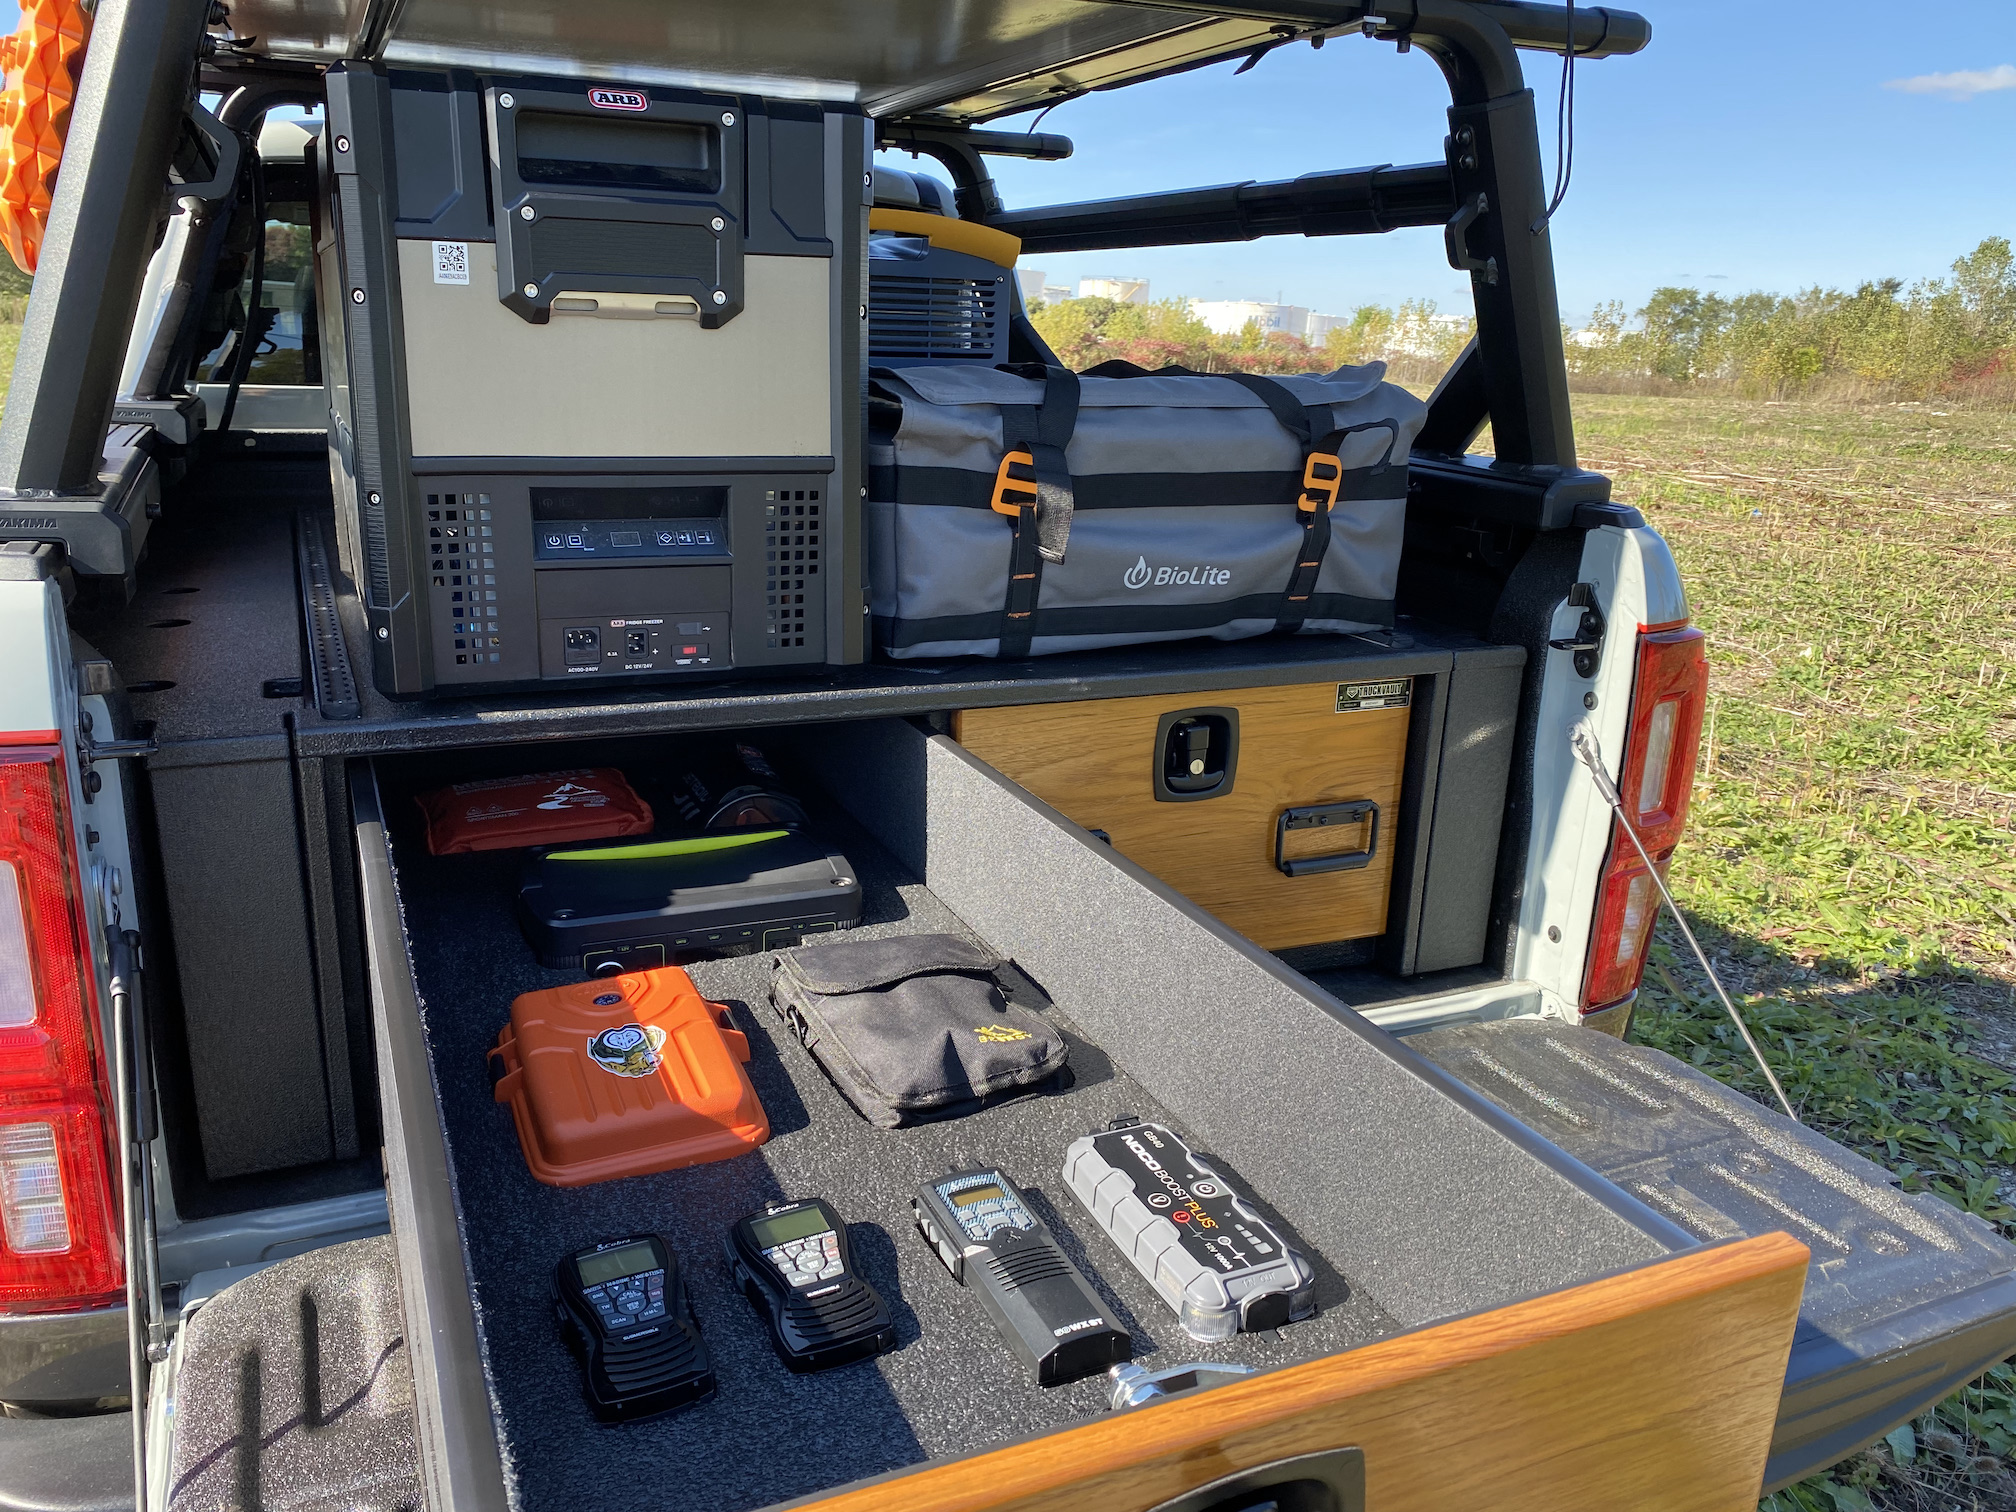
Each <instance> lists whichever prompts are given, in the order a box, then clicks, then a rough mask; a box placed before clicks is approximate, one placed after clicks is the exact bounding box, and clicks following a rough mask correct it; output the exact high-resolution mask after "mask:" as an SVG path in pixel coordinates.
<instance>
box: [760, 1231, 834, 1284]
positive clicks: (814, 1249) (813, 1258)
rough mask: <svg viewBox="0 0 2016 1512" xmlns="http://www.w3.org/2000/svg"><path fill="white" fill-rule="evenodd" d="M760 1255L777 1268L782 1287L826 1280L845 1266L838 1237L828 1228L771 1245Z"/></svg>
mask: <svg viewBox="0 0 2016 1512" xmlns="http://www.w3.org/2000/svg"><path fill="white" fill-rule="evenodd" d="M763 1258H764V1259H765V1260H768V1261H769V1262H770V1263H771V1264H772V1265H773V1266H775V1267H776V1268H777V1274H778V1275H780V1276H782V1277H783V1278H784V1284H785V1285H786V1286H810V1285H811V1284H812V1283H813V1282H814V1281H830V1280H832V1279H833V1278H834V1277H835V1276H837V1275H839V1274H840V1273H841V1272H842V1271H843V1270H845V1269H846V1267H845V1266H844V1265H843V1264H842V1263H841V1260H840V1236H839V1235H838V1234H837V1233H835V1232H834V1231H833V1230H832V1229H827V1230H826V1231H825V1232H824V1233H819V1234H808V1235H806V1236H805V1237H804V1238H803V1239H793V1240H791V1241H790V1242H789V1243H787V1244H775V1245H772V1246H771V1247H770V1248H769V1249H766V1250H765V1251H763Z"/></svg>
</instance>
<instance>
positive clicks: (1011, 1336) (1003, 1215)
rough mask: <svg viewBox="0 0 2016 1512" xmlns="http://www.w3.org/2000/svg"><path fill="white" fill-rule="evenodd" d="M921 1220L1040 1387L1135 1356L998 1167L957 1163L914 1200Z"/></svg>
mask: <svg viewBox="0 0 2016 1512" xmlns="http://www.w3.org/2000/svg"><path fill="white" fill-rule="evenodd" d="M910 1207H911V1210H912V1211H913V1212H914V1213H915V1214H916V1215H917V1228H918V1231H919V1232H920V1233H922V1234H923V1235H924V1238H925V1239H926V1240H927V1241H928V1242H929V1243H930V1245H931V1247H932V1248H933V1249H935V1250H936V1251H937V1252H938V1258H939V1259H940V1260H943V1261H944V1262H945V1268H946V1269H947V1270H949V1271H951V1272H952V1279H953V1280H955V1281H957V1282H959V1283H960V1284H961V1285H962V1286H965V1287H967V1288H969V1289H970V1290H973V1291H976V1292H978V1293H979V1294H980V1302H981V1305H982V1306H984V1307H985V1308H986V1309H987V1311H988V1312H989V1313H990V1314H992V1316H993V1318H994V1326H995V1327H996V1328H998V1329H1000V1330H1001V1337H1002V1338H1004V1339H1006V1340H1007V1341H1008V1345H1009V1347H1010V1348H1011V1349H1013V1350H1014V1351H1015V1353H1016V1354H1017V1355H1019V1356H1020V1357H1021V1359H1022V1362H1023V1364H1025V1365H1027V1366H1028V1367H1029V1369H1030V1371H1031V1372H1032V1373H1033V1375H1034V1377H1035V1381H1036V1384H1037V1385H1038V1386H1061V1385H1063V1384H1064V1383H1065V1382H1066V1381H1075V1380H1077V1379H1078V1378H1079V1377H1080V1376H1088V1375H1093V1374H1096V1373H1097V1372H1099V1371H1102V1370H1104V1369H1105V1368H1106V1367H1107V1366H1108V1365H1112V1364H1115V1363H1117V1362H1118V1361H1121V1360H1129V1359H1132V1358H1133V1357H1134V1341H1133V1339H1131V1338H1130V1337H1129V1336H1128V1334H1127V1330H1126V1329H1124V1328H1122V1327H1120V1325H1119V1324H1117V1323H1115V1322H1113V1321H1112V1320H1111V1319H1110V1318H1108V1317H1107V1316H1106V1304H1105V1303H1103V1302H1101V1301H1100V1300H1099V1294H1098V1293H1097V1292H1095V1291H1093V1290H1092V1286H1091V1283H1090V1282H1088V1281H1087V1280H1086V1279H1085V1277H1084V1276H1083V1275H1081V1274H1080V1273H1079V1271H1078V1267H1077V1266H1075V1265H1073V1264H1072V1263H1071V1261H1070V1258H1069V1257H1068V1256H1067V1255H1066V1254H1065V1253H1064V1251H1063V1250H1062V1249H1060V1248H1058V1245H1057V1240H1056V1238H1055V1237H1054V1236H1053V1235H1052V1234H1051V1232H1050V1230H1049V1229H1048V1228H1046V1227H1045V1226H1044V1224H1043V1220H1042V1219H1040V1218H1038V1217H1037V1216H1036V1215H1035V1214H1034V1213H1033V1212H1031V1211H1030V1210H1029V1204H1028V1202H1027V1201H1026V1200H1025V1199H1024V1198H1023V1196H1022V1193H1021V1192H1020V1191H1018V1190H1016V1187H1015V1183H1014V1182H1012V1181H1010V1180H1009V1179H1008V1178H1007V1177H1006V1176H1004V1175H1002V1174H1001V1172H999V1171H996V1170H973V1171H958V1172H955V1173H954V1174H952V1175H950V1176H946V1177H944V1178H942V1179H940V1180H938V1181H934V1182H931V1183H930V1184H929V1185H927V1186H925V1187H923V1188H921V1189H919V1191H918V1193H917V1195H916V1196H915V1197H912V1198H911V1199H910Z"/></svg>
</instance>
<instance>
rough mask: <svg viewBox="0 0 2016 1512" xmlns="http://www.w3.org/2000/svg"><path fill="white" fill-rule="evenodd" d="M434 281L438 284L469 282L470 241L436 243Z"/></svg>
mask: <svg viewBox="0 0 2016 1512" xmlns="http://www.w3.org/2000/svg"><path fill="white" fill-rule="evenodd" d="M434 282H436V283H438V284H466V283H467V282H469V243H467V242H436V243H434Z"/></svg>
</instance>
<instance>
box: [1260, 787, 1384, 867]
mask: <svg viewBox="0 0 2016 1512" xmlns="http://www.w3.org/2000/svg"><path fill="white" fill-rule="evenodd" d="M1347 824H1363V825H1364V826H1365V848H1364V849H1363V850H1354V851H1337V852H1334V853H1332V854H1330V855H1327V856H1296V857H1293V858H1292V859H1291V858H1290V857H1289V855H1288V835H1289V832H1290V831H1291V830H1309V829H1331V828H1342V827H1343V826H1344V825H1347ZM1378 850H1379V805H1378V804H1376V803H1374V802H1372V800H1371V799H1369V798H1353V799H1351V800H1349V801H1348V802H1345V803H1317V804H1311V805H1310V806H1309V807H1307V808H1291V809H1283V810H1282V811H1281V817H1280V818H1279V819H1277V820H1275V821H1274V864H1275V865H1276V866H1277V867H1279V868H1280V869H1281V873H1282V875H1283V876H1288V877H1310V876H1314V875H1316V874H1317V873H1319V872H1338V871H1356V870H1357V869H1358V868H1359V867H1361V866H1369V865H1371V864H1372V857H1373V856H1374V855H1376V854H1377V853H1378Z"/></svg>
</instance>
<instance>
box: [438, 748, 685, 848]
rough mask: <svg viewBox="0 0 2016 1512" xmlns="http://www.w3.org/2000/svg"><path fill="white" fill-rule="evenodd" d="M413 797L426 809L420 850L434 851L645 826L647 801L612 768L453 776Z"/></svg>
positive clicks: (551, 841)
mask: <svg viewBox="0 0 2016 1512" xmlns="http://www.w3.org/2000/svg"><path fill="white" fill-rule="evenodd" d="M413 801H414V802H415V803H417V804H419V805H420V812H421V813H423V814H425V815H426V816H427V849H428V851H429V852H430V853H431V854H433V855H436V856H457V855H461V854H463V853H464V852H466V851H484V850H506V849H509V848H511V847H513V846H521V845H559V844H563V843H565V842H568V841H572V840H606V839H609V838H611V837H613V836H617V835H648V834H649V833H650V832H651V805H650V804H648V803H646V802H645V801H644V800H643V799H642V798H639V797H638V796H637V795H636V793H634V792H632V791H631V788H630V784H629V783H627V782H625V781H624V780H623V774H622V773H621V772H619V771H617V770H616V769H615V768H614V767H581V768H577V769H575V770H573V771H567V772H537V773H534V774H533V775H532V776H530V777H498V778H493V779H492V780H490V781H488V782H458V783H456V784H455V785H454V786H453V787H445V788H436V789H435V790H434V791H433V792H431V793H422V794H421V795H420V796H419V797H418V798H416V799H414V800H413Z"/></svg>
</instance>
